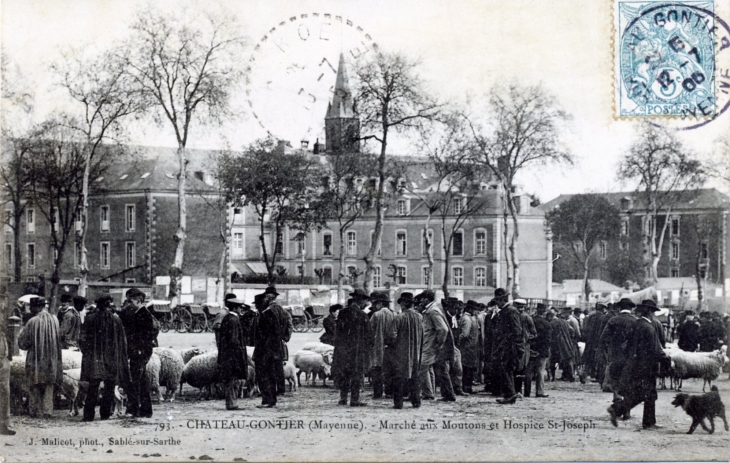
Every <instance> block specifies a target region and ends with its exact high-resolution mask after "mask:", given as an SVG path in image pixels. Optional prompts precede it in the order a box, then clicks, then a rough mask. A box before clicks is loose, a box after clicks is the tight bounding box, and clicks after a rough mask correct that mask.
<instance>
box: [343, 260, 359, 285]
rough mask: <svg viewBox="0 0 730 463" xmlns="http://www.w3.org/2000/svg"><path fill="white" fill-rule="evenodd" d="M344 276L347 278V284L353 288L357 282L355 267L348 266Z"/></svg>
mask: <svg viewBox="0 0 730 463" xmlns="http://www.w3.org/2000/svg"><path fill="white" fill-rule="evenodd" d="M345 276H346V277H347V280H348V281H349V283H350V284H351V285H353V286H354V285H355V284H356V282H357V267H355V266H354V265H348V266H347V273H345Z"/></svg>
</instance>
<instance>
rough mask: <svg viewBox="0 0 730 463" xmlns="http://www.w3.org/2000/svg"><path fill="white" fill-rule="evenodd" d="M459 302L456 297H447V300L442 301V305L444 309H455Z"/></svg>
mask: <svg viewBox="0 0 730 463" xmlns="http://www.w3.org/2000/svg"><path fill="white" fill-rule="evenodd" d="M458 302H459V299H458V298H455V297H447V298H445V299H441V305H443V306H444V307H446V306H448V307H454V306H455V305H456V304H457V303H458Z"/></svg>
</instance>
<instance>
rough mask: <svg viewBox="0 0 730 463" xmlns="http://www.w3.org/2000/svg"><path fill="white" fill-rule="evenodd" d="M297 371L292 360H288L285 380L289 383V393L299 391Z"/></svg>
mask: <svg viewBox="0 0 730 463" xmlns="http://www.w3.org/2000/svg"><path fill="white" fill-rule="evenodd" d="M295 376H296V370H295V368H294V364H293V363H292V362H291V360H287V361H286V363H285V364H284V379H285V380H286V382H287V383H289V392H291V391H293V390H294V391H296V390H297V382H296V380H295Z"/></svg>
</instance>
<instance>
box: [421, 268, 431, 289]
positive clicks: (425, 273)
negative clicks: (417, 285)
mask: <svg viewBox="0 0 730 463" xmlns="http://www.w3.org/2000/svg"><path fill="white" fill-rule="evenodd" d="M430 282H431V269H429V268H428V267H423V268H421V284H422V285H424V286H428V285H429V284H430Z"/></svg>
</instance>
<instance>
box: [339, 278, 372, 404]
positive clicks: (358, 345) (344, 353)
mask: <svg viewBox="0 0 730 463" xmlns="http://www.w3.org/2000/svg"><path fill="white" fill-rule="evenodd" d="M368 299H369V296H368V295H367V293H365V291H363V290H362V289H360V288H358V289H356V290H355V291H353V293H352V294H351V295H350V300H349V301H348V304H347V307H346V308H344V309H342V310H341V311H340V313H339V314H338V315H337V328H336V332H337V336H336V337H335V351H334V356H333V360H332V372H333V374H334V375H335V377H334V380H335V384H337V386H338V387H339V388H340V401H339V402H338V403H339V405H347V396H348V393H349V394H350V406H351V407H363V406H365V405H367V403H365V402H361V401H360V387H361V386H362V378H363V376H364V375H365V371H366V369H367V366H368V360H369V357H370V349H371V347H372V332H371V331H370V323H369V320H368V316H367V315H365V313H364V312H363V309H364V308H365V306H366V305H367V302H368Z"/></svg>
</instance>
